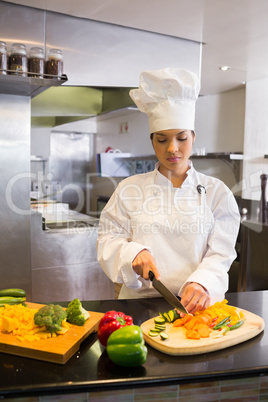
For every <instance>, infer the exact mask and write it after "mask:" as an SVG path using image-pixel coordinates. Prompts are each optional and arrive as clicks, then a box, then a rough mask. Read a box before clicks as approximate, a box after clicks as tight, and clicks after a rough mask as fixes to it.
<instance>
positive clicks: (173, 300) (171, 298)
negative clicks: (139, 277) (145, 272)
mask: <svg viewBox="0 0 268 402" xmlns="http://www.w3.org/2000/svg"><path fill="white" fill-rule="evenodd" d="M149 278H150V281H151V282H152V284H153V287H154V288H155V289H156V290H157V291H158V292H159V293H160V294H161V295H162V296H163V297H164V299H166V301H168V302H169V304H171V306H173V307H175V308H176V309H178V310H179V311H181V312H182V313H184V314H188V311H187V310H186V308H185V307H184V305H183V304H182V303H181V302H180V301H179V299H178V298H177V297H176V296H175V295H174V294H173V293H171V292H170V290H168V288H166V286H165V285H164V284H163V283H162V282H160V281H159V280H157V279H156V277H155V276H154V273H153V272H152V271H149Z"/></svg>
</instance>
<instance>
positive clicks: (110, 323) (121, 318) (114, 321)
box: [98, 310, 133, 346]
mask: <svg viewBox="0 0 268 402" xmlns="http://www.w3.org/2000/svg"><path fill="white" fill-rule="evenodd" d="M127 325H133V318H132V317H131V316H130V315H125V314H124V313H121V312H120V311H114V310H111V311H107V313H105V314H104V316H103V317H102V319H101V320H100V322H99V327H98V337H99V341H100V343H101V344H102V345H103V346H106V345H107V340H108V338H109V336H110V335H111V334H112V333H113V332H114V331H116V330H117V329H119V328H122V327H126V326H127Z"/></svg>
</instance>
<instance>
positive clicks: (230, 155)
mask: <svg viewBox="0 0 268 402" xmlns="http://www.w3.org/2000/svg"><path fill="white" fill-rule="evenodd" d="M243 158H244V155H243V154H242V153H240V152H212V153H207V154H206V155H192V156H191V158H190V159H220V160H222V161H223V162H225V163H226V164H227V165H228V166H229V167H230V168H231V169H232V171H233V173H234V175H235V178H236V180H237V181H239V180H240V163H238V162H239V161H241V160H243Z"/></svg>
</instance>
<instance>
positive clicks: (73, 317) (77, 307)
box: [66, 299, 90, 326]
mask: <svg viewBox="0 0 268 402" xmlns="http://www.w3.org/2000/svg"><path fill="white" fill-rule="evenodd" d="M66 313H67V321H68V322H70V323H71V324H75V325H79V326H81V325H84V324H85V322H86V320H87V319H88V318H89V317H90V315H89V313H88V311H86V310H85V309H84V308H83V306H82V303H81V301H80V300H79V299H74V300H73V301H71V302H70V303H69V304H68V307H67V310H66Z"/></svg>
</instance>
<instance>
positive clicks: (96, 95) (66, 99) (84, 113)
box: [31, 85, 134, 127]
mask: <svg viewBox="0 0 268 402" xmlns="http://www.w3.org/2000/svg"><path fill="white" fill-rule="evenodd" d="M130 89H131V88H117V87H108V88H107V87H84V86H80V87H73V86H67V85H66V86H65V85H63V86H61V87H52V88H49V89H47V90H46V91H45V92H43V93H41V94H40V95H37V96H36V97H35V98H33V99H32V103H31V110H32V112H31V116H32V117H31V119H32V126H33V127H55V126H58V125H61V124H65V123H70V122H73V121H77V120H82V119H87V118H89V117H93V116H98V115H102V114H105V113H109V112H112V111H115V110H119V109H124V108H127V107H131V106H134V103H133V101H132V99H131V98H130V96H129V90H130Z"/></svg>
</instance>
